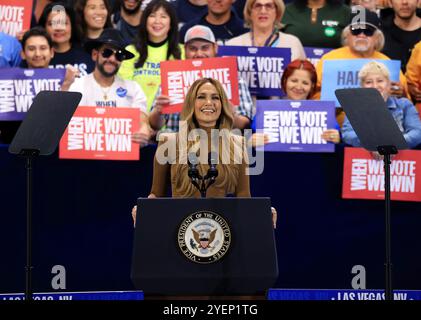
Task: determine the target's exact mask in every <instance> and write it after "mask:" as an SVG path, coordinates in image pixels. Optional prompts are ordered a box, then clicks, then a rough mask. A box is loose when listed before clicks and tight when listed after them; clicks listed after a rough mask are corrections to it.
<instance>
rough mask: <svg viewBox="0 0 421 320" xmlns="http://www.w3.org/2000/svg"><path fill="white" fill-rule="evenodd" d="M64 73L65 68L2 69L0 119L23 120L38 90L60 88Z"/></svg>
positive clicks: (0, 79)
mask: <svg viewBox="0 0 421 320" xmlns="http://www.w3.org/2000/svg"><path fill="white" fill-rule="evenodd" d="M65 73H66V70H65V69H21V68H9V69H2V72H1V73H0V120H23V119H24V118H25V115H26V112H27V111H28V109H29V108H30V106H31V104H32V100H33V98H34V97H35V96H36V95H37V94H38V93H39V92H40V91H44V90H49V91H59V90H60V89H61V84H62V82H63V79H64V76H65Z"/></svg>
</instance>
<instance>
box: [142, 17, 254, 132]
mask: <svg viewBox="0 0 421 320" xmlns="http://www.w3.org/2000/svg"><path fill="white" fill-rule="evenodd" d="M184 50H185V54H186V59H203V58H214V57H216V56H217V54H218V45H217V43H216V39H215V36H214V34H213V32H212V30H211V29H210V28H209V27H206V26H201V25H197V26H194V27H191V28H190V29H189V30H187V32H186V35H185V37H184ZM238 89H239V98H240V104H239V105H238V107H236V108H233V111H234V127H235V128H239V129H244V128H247V127H249V126H250V122H251V119H252V118H253V109H254V108H253V100H252V98H251V94H250V91H249V88H248V86H247V84H246V82H245V81H244V80H243V79H242V78H239V79H238ZM169 103H170V97H168V96H165V95H162V94H161V91H160V90H158V93H157V96H156V98H155V100H154V104H153V107H152V111H151V113H150V120H151V124H152V127H154V128H155V129H157V130H159V129H161V128H162V126H163V125H164V124H165V130H166V131H172V132H178V129H179V125H178V123H179V121H180V113H174V114H165V115H162V113H161V111H162V107H163V106H165V105H167V104H169Z"/></svg>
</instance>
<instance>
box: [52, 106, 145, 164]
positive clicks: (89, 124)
mask: <svg viewBox="0 0 421 320" xmlns="http://www.w3.org/2000/svg"><path fill="white" fill-rule="evenodd" d="M139 125H140V110H139V109H135V108H99V107H78V108H77V109H76V112H75V113H74V115H73V117H72V119H71V120H70V122H69V125H68V126H67V129H66V131H65V132H64V134H63V136H62V138H61V140H60V149H59V158H60V159H96V160H139V145H138V144H136V143H133V142H132V141H131V137H132V133H134V132H136V131H137V130H139Z"/></svg>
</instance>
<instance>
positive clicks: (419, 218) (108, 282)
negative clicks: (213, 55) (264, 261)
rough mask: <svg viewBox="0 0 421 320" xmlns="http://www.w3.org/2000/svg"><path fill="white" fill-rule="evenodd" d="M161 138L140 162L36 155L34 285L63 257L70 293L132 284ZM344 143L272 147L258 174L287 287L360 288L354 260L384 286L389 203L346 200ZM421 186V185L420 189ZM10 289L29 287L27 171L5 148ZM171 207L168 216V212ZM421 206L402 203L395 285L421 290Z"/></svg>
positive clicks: (2, 279) (5, 258)
mask: <svg viewBox="0 0 421 320" xmlns="http://www.w3.org/2000/svg"><path fill="white" fill-rule="evenodd" d="M154 152H155V148H154V147H153V146H151V147H147V148H144V149H142V150H141V160H140V161H93V160H92V161H88V160H86V161H81V160H58V156H57V154H54V155H52V156H50V157H40V158H39V159H37V160H36V161H35V163H34V207H33V226H34V228H33V265H34V271H33V277H34V278H33V287H34V288H33V289H34V291H35V292H43V291H44V292H45V291H54V290H53V289H52V287H51V279H52V278H53V276H54V274H52V273H51V269H52V267H53V266H54V265H63V266H64V267H65V268H66V291H93V290H132V289H134V287H133V285H132V283H131V280H130V267H131V255H132V241H133V225H132V218H131V214H130V212H131V208H132V207H133V205H134V204H135V203H136V199H137V197H139V196H147V195H148V194H149V191H150V186H151V181H152V159H153V155H154ZM342 166H343V147H342V146H340V145H339V146H337V147H336V152H335V153H331V154H322V153H311V154H310V153H307V154H300V153H266V154H265V170H264V173H263V174H262V175H260V176H252V177H251V187H252V195H253V196H269V197H271V198H272V205H273V206H275V207H276V208H277V210H278V214H279V218H278V228H277V229H276V241H277V250H278V263H279V279H278V281H277V283H276V285H275V286H274V287H277V288H321V289H335V288H337V289H347V288H351V281H352V278H353V277H354V274H352V273H351V269H352V267H353V266H354V265H363V266H364V267H365V268H366V275H367V282H366V284H367V288H368V289H381V288H384V252H385V249H384V203H383V201H375V200H343V199H341V188H342V185H341V182H342ZM418 192H419V191H418ZM0 201H1V205H0V293H8V292H23V291H24V288H25V231H26V224H25V214H26V213H25V201H26V172H25V167H24V161H23V159H20V158H17V157H16V156H13V155H10V154H9V153H8V151H7V145H2V146H0ZM157 214H162V215H163V221H164V219H165V218H164V217H165V216H164V214H165V213H159V212H157ZM420 228H421V204H420V203H410V202H398V201H394V202H392V261H393V267H394V278H393V280H394V282H393V287H394V288H396V289H420V288H421V277H420V276H419V274H420V272H421V255H420V252H421V237H420Z"/></svg>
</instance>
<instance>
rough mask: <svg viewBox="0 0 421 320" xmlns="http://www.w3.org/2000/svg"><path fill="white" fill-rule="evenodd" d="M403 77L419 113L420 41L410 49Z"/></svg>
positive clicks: (420, 87) (420, 80) (420, 89)
mask: <svg viewBox="0 0 421 320" xmlns="http://www.w3.org/2000/svg"><path fill="white" fill-rule="evenodd" d="M405 75H406V78H407V80H408V90H409V93H410V94H411V97H412V99H413V100H414V102H415V104H416V107H417V109H418V111H421V41H420V42H418V43H417V44H416V45H415V47H414V49H412V54H411V58H409V61H408V64H407V65H406V73H405Z"/></svg>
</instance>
